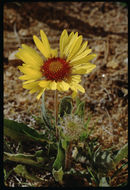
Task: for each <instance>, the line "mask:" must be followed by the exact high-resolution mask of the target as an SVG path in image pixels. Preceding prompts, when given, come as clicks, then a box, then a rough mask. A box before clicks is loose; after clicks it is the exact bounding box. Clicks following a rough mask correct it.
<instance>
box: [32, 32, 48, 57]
mask: <svg viewBox="0 0 130 190" xmlns="http://www.w3.org/2000/svg"><path fill="white" fill-rule="evenodd" d="M33 40H34V42H35V44H36V46H37V48H38V49H39V51H40V52H41V53H42V54H43V55H44V56H45V57H46V58H49V57H50V50H49V49H47V48H46V47H45V46H44V45H43V43H42V42H41V41H40V40H39V38H38V37H37V36H35V35H34V36H33Z"/></svg>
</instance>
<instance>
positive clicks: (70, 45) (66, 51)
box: [64, 32, 78, 57]
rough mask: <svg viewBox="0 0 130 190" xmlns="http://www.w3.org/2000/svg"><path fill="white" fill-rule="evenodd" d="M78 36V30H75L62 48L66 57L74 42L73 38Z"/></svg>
mask: <svg viewBox="0 0 130 190" xmlns="http://www.w3.org/2000/svg"><path fill="white" fill-rule="evenodd" d="M77 37H78V32H76V33H75V34H74V35H73V37H72V38H71V40H70V41H69V43H68V45H66V47H65V50H64V54H65V56H66V57H67V56H68V54H69V51H70V50H71V48H73V47H74V43H75V40H76V39H77Z"/></svg>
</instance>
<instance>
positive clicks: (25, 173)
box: [13, 164, 43, 182]
mask: <svg viewBox="0 0 130 190" xmlns="http://www.w3.org/2000/svg"><path fill="white" fill-rule="evenodd" d="M13 170H14V171H15V173H16V174H18V175H20V176H22V177H24V178H26V179H29V180H31V181H36V182H37V181H43V180H41V179H39V178H37V177H35V176H33V175H31V174H29V172H28V171H27V169H26V167H25V166H23V165H21V164H19V165H17V166H16V167H15V168H14V169H13Z"/></svg>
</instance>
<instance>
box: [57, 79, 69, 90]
mask: <svg viewBox="0 0 130 190" xmlns="http://www.w3.org/2000/svg"><path fill="white" fill-rule="evenodd" d="M69 87H70V85H69V84H68V83H67V82H64V81H61V82H57V88H59V89H61V91H67V90H68V89H69Z"/></svg>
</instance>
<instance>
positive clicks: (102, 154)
mask: <svg viewBox="0 0 130 190" xmlns="http://www.w3.org/2000/svg"><path fill="white" fill-rule="evenodd" d="M93 162H94V166H95V168H96V170H97V171H98V172H99V173H100V174H101V175H102V176H103V175H104V174H106V173H107V172H108V171H109V170H110V169H112V168H113V158H112V154H111V153H110V152H109V151H107V150H106V151H104V150H100V147H99V148H98V149H97V150H96V151H95V152H94V156H93Z"/></svg>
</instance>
